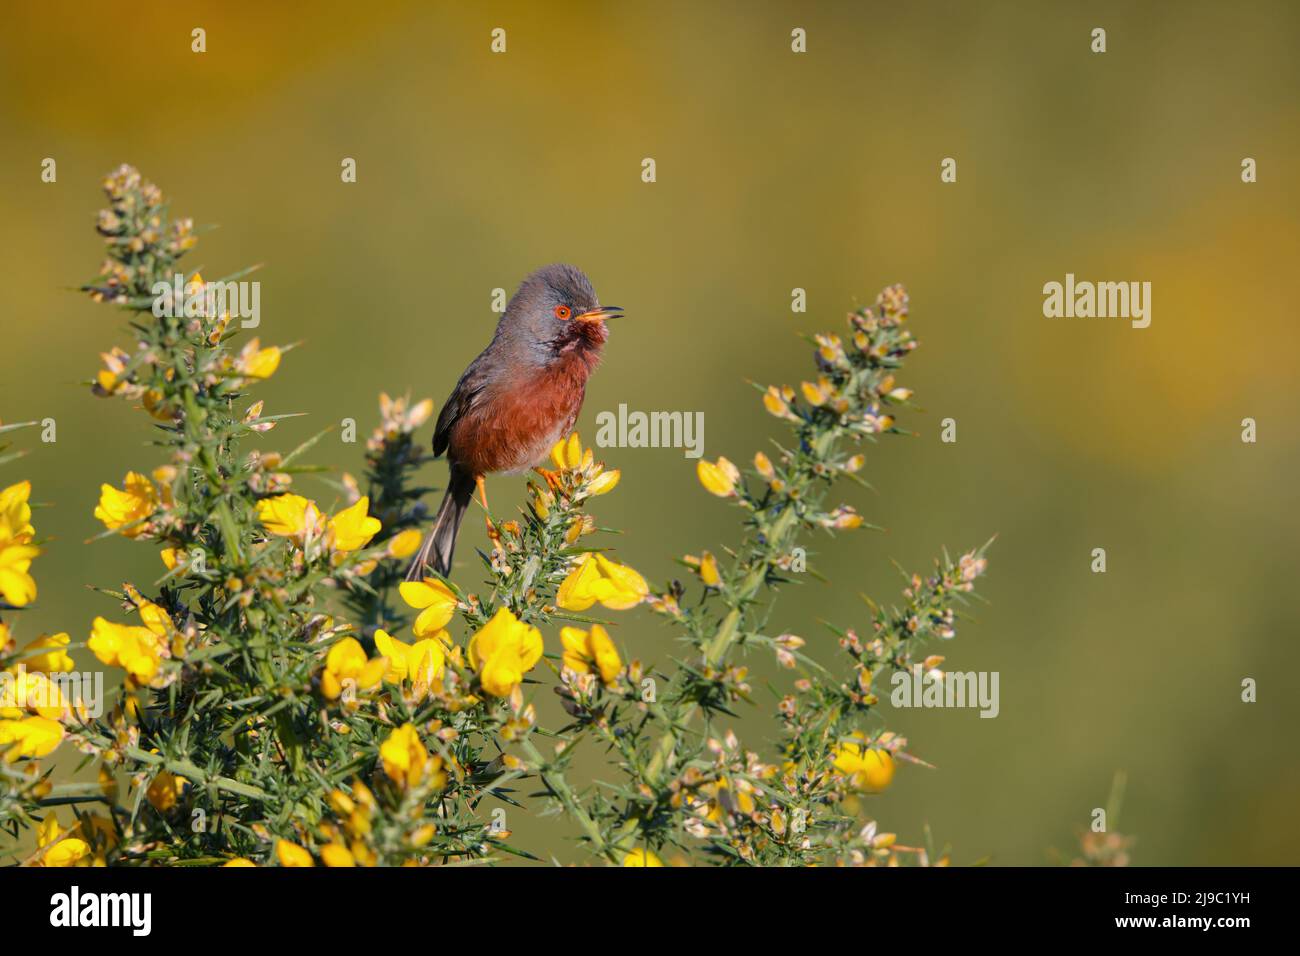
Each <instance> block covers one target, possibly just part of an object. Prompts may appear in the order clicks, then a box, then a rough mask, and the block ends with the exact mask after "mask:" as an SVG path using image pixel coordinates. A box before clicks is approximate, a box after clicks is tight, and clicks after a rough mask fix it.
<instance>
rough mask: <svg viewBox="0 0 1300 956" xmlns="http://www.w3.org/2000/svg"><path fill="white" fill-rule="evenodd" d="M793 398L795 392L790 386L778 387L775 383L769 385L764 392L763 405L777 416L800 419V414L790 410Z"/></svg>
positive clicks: (793, 419)
mask: <svg viewBox="0 0 1300 956" xmlns="http://www.w3.org/2000/svg"><path fill="white" fill-rule="evenodd" d="M793 398H794V392H793V391H792V390H791V389H790V388H789V387H787V386H782V387H781V388H777V387H776V386H775V385H769V386H768V387H767V391H766V392H764V393H763V407H764V408H766V409H767V410H768V412H769V413H770V414H772V415H775V416H776V417H777V418H785V419H789V420H790V421H798V420H799V416H797V415H796V414H795V413H794V412H792V411H790V401H791V399H793Z"/></svg>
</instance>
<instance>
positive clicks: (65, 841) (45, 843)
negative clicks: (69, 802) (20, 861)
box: [36, 813, 90, 867]
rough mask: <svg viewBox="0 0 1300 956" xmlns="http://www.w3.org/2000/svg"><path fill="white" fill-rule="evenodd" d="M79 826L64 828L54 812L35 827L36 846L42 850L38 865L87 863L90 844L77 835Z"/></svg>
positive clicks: (60, 865)
mask: <svg viewBox="0 0 1300 956" xmlns="http://www.w3.org/2000/svg"><path fill="white" fill-rule="evenodd" d="M79 832H80V830H79V827H75V826H74V827H73V828H72V829H71V830H64V829H63V828H62V827H60V826H59V821H58V820H57V819H55V817H54V814H52V813H51V814H50V815H49V816H48V817H46V818H45V819H44V820H42V821H41V822H40V824H39V825H38V826H37V827H36V847H37V849H40V850H43V851H44V852H43V853H41V855H40V857H39V859H38V862H37V865H38V866H59V867H62V866H80V865H85V864H87V863H89V862H90V861H89V860H88V857H89V856H90V844H88V843H87V842H86V841H85V840H83V839H81V838H80V837H79V836H74V834H78V833H79Z"/></svg>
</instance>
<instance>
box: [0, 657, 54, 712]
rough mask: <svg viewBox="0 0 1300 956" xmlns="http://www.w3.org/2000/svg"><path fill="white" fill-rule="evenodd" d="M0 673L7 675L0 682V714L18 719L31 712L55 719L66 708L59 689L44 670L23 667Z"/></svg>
mask: <svg viewBox="0 0 1300 956" xmlns="http://www.w3.org/2000/svg"><path fill="white" fill-rule="evenodd" d="M3 673H4V674H5V676H6V677H8V678H9V679H8V680H6V681H4V682H3V683H0V717H4V718H6V719H9V720H19V719H21V718H23V717H26V716H27V715H28V714H35V715H36V716H38V717H47V718H49V719H50V720H58V719H59V718H61V717H63V716H64V714H66V713H67V712H68V704H67V701H66V700H65V699H64V697H63V692H62V691H61V690H59V686H58V685H57V684H55V683H53V682H52V681H51V680H50V679H49V678H48V677H46V676H45V674H43V673H41V672H40V671H29V670H27V669H26V668H21V669H18V668H15V669H12V670H10V671H5V672H3Z"/></svg>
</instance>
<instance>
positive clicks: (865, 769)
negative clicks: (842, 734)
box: [831, 734, 894, 793]
mask: <svg viewBox="0 0 1300 956" xmlns="http://www.w3.org/2000/svg"><path fill="white" fill-rule="evenodd" d="M831 753H832V755H833V756H834V759H835V769H836V770H838V771H839V772H840V773H842V774H844V775H845V776H847V777H848V778H849V779H850V781H851V782H852V784H853V786H854V788H855V789H857V790H861V791H863V792H864V793H880V792H881V791H882V790H884V789H885V788H886V787H888V786H889V784H890V781H892V780H893V779H894V758H893V756H892V755H891V754H890V753H889V751H888V750H881V749H878V748H875V747H868V746H867V745H866V738H865V737H863V736H862V735H861V734H854V735H853V736H852V738H850V739H849V740H846V741H844V742H843V743H840V744H838V745H836V747H835V748H834V749H833V750H832V751H831Z"/></svg>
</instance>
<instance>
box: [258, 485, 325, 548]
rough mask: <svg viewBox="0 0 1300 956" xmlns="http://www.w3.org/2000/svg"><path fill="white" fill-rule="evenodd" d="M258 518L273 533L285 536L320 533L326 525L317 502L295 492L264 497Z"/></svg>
mask: <svg viewBox="0 0 1300 956" xmlns="http://www.w3.org/2000/svg"><path fill="white" fill-rule="evenodd" d="M257 520H258V521H260V522H262V525H263V527H265V528H266V530H267V531H269V532H271V534H274V535H280V536H281V537H285V538H303V537H306V536H307V535H308V534H312V535H315V534H319V533H320V532H321V531H322V530H323V527H324V517H323V516H322V515H321V513H320V508H318V507H317V506H316V502H314V501H312V500H311V499H309V498H304V497H303V496H302V495H294V494H284V495H276V496H275V497H273V498H263V499H262V500H261V501H259V502H258V503H257Z"/></svg>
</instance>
